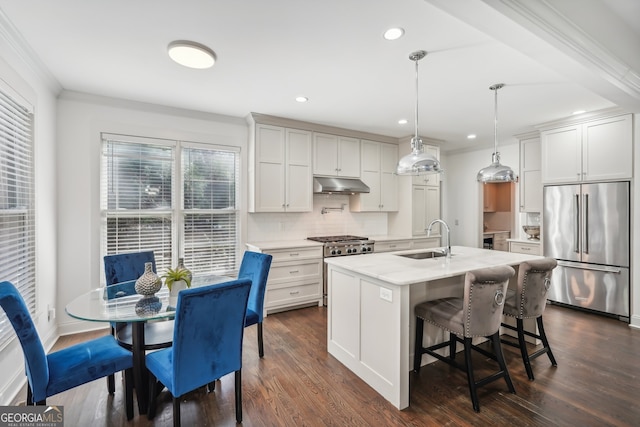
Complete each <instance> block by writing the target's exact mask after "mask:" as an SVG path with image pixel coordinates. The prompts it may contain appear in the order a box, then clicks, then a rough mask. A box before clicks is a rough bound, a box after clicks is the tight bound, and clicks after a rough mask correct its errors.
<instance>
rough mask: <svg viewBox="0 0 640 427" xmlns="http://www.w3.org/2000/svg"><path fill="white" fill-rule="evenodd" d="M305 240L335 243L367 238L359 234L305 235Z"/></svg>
mask: <svg viewBox="0 0 640 427" xmlns="http://www.w3.org/2000/svg"><path fill="white" fill-rule="evenodd" d="M307 240H313V241H314V242H321V243H337V242H353V241H359V240H369V238H368V237H360V236H351V235H348V234H347V235H344V236H319V237H307Z"/></svg>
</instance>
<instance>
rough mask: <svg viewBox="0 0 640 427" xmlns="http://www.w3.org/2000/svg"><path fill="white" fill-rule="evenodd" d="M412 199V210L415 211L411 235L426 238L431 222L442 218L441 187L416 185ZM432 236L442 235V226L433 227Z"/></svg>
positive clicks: (435, 225)
mask: <svg viewBox="0 0 640 427" xmlns="http://www.w3.org/2000/svg"><path fill="white" fill-rule="evenodd" d="M411 199H412V205H411V209H412V210H413V213H412V215H411V218H412V227H411V229H412V232H411V234H412V235H413V236H426V235H427V231H426V228H427V227H428V226H429V224H430V223H431V221H433V220H434V219H438V218H440V187H430V186H427V185H414V186H413V191H412V194H411ZM431 235H432V236H433V235H435V236H439V235H440V224H434V225H433V227H432V228H431Z"/></svg>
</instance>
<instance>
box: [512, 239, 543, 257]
mask: <svg viewBox="0 0 640 427" xmlns="http://www.w3.org/2000/svg"><path fill="white" fill-rule="evenodd" d="M509 252H515V253H519V254H529V255H540V242H536V243H529V242H514V241H511V242H509Z"/></svg>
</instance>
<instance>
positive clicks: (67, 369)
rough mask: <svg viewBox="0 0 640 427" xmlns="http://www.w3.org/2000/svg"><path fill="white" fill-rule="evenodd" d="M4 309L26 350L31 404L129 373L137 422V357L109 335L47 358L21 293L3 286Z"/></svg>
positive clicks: (129, 400)
mask: <svg viewBox="0 0 640 427" xmlns="http://www.w3.org/2000/svg"><path fill="white" fill-rule="evenodd" d="M0 306H2V308H3V310H4V311H5V313H6V314H7V317H8V318H9V321H10V322H11V325H12V326H13V329H14V330H15V331H16V335H17V336H18V339H19V341H20V345H21V346H22V351H23V353H24V360H25V370H26V374H27V381H28V383H27V404H28V405H33V404H36V405H46V399H47V397H49V396H53V395H54V394H58V393H61V392H63V391H65V390H69V389H71V388H74V387H77V386H79V385H82V384H85V383H88V382H90V381H93V380H96V379H98V378H102V377H106V376H107V375H112V374H114V373H115V372H119V371H125V401H126V411H127V419H129V420H130V419H132V418H133V372H132V368H133V357H132V355H131V352H130V351H129V350H127V349H125V348H123V347H121V346H120V345H119V344H118V343H117V342H116V340H115V339H114V338H113V337H112V336H110V335H108V336H104V337H101V338H96V339H93V340H90V341H86V342H83V343H79V344H76V345H73V346H71V347H67V348H65V349H63V350H60V351H56V352H54V353H50V354H46V353H45V351H44V347H43V345H42V341H41V340H40V336H39V335H38V331H37V330H36V327H35V325H34V323H33V320H32V318H31V315H30V314H29V310H28V309H27V306H26V304H25V302H24V300H23V299H22V296H21V295H20V292H18V290H17V289H16V287H15V286H14V285H13V284H12V283H10V282H2V283H0Z"/></svg>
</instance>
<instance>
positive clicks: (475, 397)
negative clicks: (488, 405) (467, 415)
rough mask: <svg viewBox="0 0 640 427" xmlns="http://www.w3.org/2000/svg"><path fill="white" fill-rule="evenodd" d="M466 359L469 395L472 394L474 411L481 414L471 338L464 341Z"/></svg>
mask: <svg viewBox="0 0 640 427" xmlns="http://www.w3.org/2000/svg"><path fill="white" fill-rule="evenodd" d="M464 359H465V363H466V367H467V382H468V383H469V393H470V394H471V403H473V410H474V411H476V412H480V403H479V402H478V391H477V390H476V380H475V378H474V375H473V364H472V363H471V338H466V337H465V339H464Z"/></svg>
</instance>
